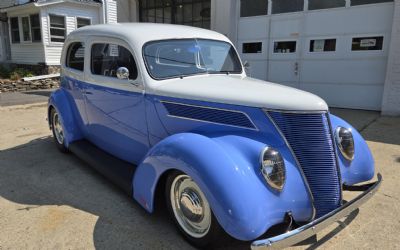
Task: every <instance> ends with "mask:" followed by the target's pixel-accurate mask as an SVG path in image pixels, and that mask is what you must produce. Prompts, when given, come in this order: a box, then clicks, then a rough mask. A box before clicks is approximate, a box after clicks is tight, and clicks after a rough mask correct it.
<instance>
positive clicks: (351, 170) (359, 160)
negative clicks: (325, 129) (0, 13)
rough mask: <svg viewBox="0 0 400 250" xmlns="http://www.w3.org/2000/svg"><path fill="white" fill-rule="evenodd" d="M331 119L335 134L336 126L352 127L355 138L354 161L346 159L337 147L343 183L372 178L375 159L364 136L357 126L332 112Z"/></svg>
mask: <svg viewBox="0 0 400 250" xmlns="http://www.w3.org/2000/svg"><path fill="white" fill-rule="evenodd" d="M330 119H331V123H332V133H333V134H334V133H335V130H336V128H337V127H338V126H341V127H344V128H349V129H351V130H352V134H353V138H354V160H353V161H351V162H350V161H348V160H347V159H345V158H344V157H343V156H342V154H341V153H340V150H339V149H337V151H338V161H339V166H340V173H341V177H342V183H343V184H345V185H354V184H357V183H360V182H364V181H369V180H371V179H372V178H373V177H374V173H375V167H374V159H373V157H372V154H371V151H370V149H369V147H368V145H367V143H366V141H365V140H364V138H363V137H362V136H361V135H360V133H358V131H357V130H356V129H355V128H353V127H352V126H351V125H350V124H348V123H347V122H345V121H344V120H342V119H340V118H339V117H337V116H334V115H332V114H330Z"/></svg>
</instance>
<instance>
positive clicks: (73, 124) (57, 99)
mask: <svg viewBox="0 0 400 250" xmlns="http://www.w3.org/2000/svg"><path fill="white" fill-rule="evenodd" d="M51 108H55V109H56V111H57V113H58V114H59V115H60V118H61V123H62V126H63V131H64V144H65V146H66V147H68V146H69V144H70V143H71V142H73V141H76V140H79V139H81V138H82V133H81V131H80V129H79V127H78V123H77V121H76V119H75V116H74V113H73V110H72V107H71V102H70V100H69V98H68V93H66V91H65V90H64V89H62V88H61V89H57V90H56V91H54V92H53V93H52V94H51V96H50V98H49V102H48V121H49V125H50V127H51V117H50V109H51Z"/></svg>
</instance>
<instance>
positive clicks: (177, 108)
mask: <svg viewBox="0 0 400 250" xmlns="http://www.w3.org/2000/svg"><path fill="white" fill-rule="evenodd" d="M162 104H163V105H164V107H165V108H166V109H167V111H168V115H169V116H173V117H178V118H183V119H190V120H195V121H201V122H208V123H216V124H221V125H227V126H234V127H240V128H246V129H256V126H255V125H254V124H253V122H252V121H251V120H250V118H249V117H248V116H247V115H246V114H245V113H243V112H240V111H232V110H225V109H217V108H210V107H203V106H194V105H188V104H181V103H173V102H166V101H162Z"/></svg>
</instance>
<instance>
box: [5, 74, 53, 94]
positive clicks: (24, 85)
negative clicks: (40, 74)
mask: <svg viewBox="0 0 400 250" xmlns="http://www.w3.org/2000/svg"><path fill="white" fill-rule="evenodd" d="M59 86H60V78H59V77H56V78H47V79H42V80H35V81H22V80H18V81H11V80H8V79H0V93H4V92H19V91H27V90H38V89H52V88H58V87H59Z"/></svg>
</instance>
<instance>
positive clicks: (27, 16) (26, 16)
mask: <svg viewBox="0 0 400 250" xmlns="http://www.w3.org/2000/svg"><path fill="white" fill-rule="evenodd" d="M19 18H20V20H21V29H20V35H21V34H22V40H21V42H22V43H32V30H31V18H30V15H24V16H20V17H19ZM24 18H27V19H28V32H29V40H25V37H24V24H23V21H22V20H23V19H24Z"/></svg>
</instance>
